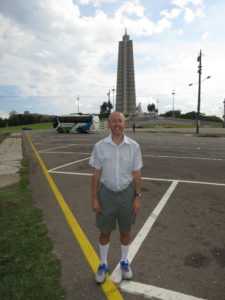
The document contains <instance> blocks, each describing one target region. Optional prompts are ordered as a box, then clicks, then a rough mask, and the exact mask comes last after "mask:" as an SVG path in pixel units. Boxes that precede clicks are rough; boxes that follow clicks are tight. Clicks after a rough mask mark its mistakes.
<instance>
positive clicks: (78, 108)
mask: <svg viewBox="0 0 225 300" xmlns="http://www.w3.org/2000/svg"><path fill="white" fill-rule="evenodd" d="M79 100H80V98H79V95H77V113H78V114H79Z"/></svg>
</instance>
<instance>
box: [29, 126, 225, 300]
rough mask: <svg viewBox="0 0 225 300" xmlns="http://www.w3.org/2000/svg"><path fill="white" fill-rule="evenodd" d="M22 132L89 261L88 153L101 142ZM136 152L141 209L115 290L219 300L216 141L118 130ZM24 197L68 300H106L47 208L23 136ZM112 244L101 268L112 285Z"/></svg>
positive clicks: (224, 228)
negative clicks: (37, 216) (124, 275)
mask: <svg viewBox="0 0 225 300" xmlns="http://www.w3.org/2000/svg"><path fill="white" fill-rule="evenodd" d="M108 134H109V132H108V131H107V130H103V131H101V132H99V133H95V134H83V135H82V134H58V133H56V132H55V131H32V132H29V133H28V135H29V137H30V138H31V141H32V144H33V145H34V147H35V149H36V151H37V152H38V153H39V155H40V157H41V159H42V161H43V163H44V165H45V166H46V168H47V170H48V174H50V175H51V177H52V178H53V180H54V182H55V184H56V186H57V188H58V190H59V191H60V193H61V195H62V197H63V199H64V200H65V202H66V203H67V205H68V207H69V208H70V210H71V212H72V214H73V215H74V217H75V218H76V220H77V221H78V223H79V225H80V227H81V228H82V230H83V232H84V233H85V235H86V237H87V239H88V241H89V242H90V244H91V245H92V247H93V249H94V251H95V252H96V253H97V254H98V253H99V250H98V234H99V233H98V230H97V228H96V227H95V225H94V224H95V216H94V213H93V212H92V210H91V172H92V170H91V167H90V166H89V164H88V161H89V157H90V154H91V151H92V149H93V146H94V144H95V143H96V142H97V141H98V140H100V139H101V138H104V137H105V136H107V135H108ZM126 134H127V135H128V136H129V137H131V138H133V139H135V140H136V141H137V142H138V143H139V144H140V147H141V151H142V155H143V164H144V167H143V169H142V177H143V180H142V186H143V188H142V195H143V197H142V208H141V210H140V212H139V213H138V216H137V220H136V224H135V225H134V227H133V230H132V237H133V238H132V244H131V246H130V251H129V260H130V262H131V267H132V270H133V274H134V276H133V279H132V281H131V282H121V283H120V284H117V285H116V287H117V288H118V291H119V293H120V294H121V297H123V298H124V299H127V300H133V299H138V300H140V299H146V298H149V299H163V300H167V299H172V300H174V299H183V300H184V299H187V300H191V299H193V300H194V299H196V300H197V299H208V300H224V299H225V284H224V282H225V222H224V220H225V196H224V195H225V138H224V137H223V136H218V137H207V136H196V135H193V134H190V133H160V132H158V133H157V132H156V133H152V132H147V131H141V130H140V131H138V130H137V131H136V132H135V133H133V132H131V131H127V132H126ZM24 146H25V153H26V156H27V157H28V159H29V161H30V182H31V187H32V194H33V198H34V200H35V202H36V204H37V206H38V207H39V208H41V210H42V211H43V218H44V222H45V223H46V225H47V227H48V230H49V236H50V237H51V239H52V241H53V244H54V253H55V254H56V255H57V256H58V257H59V258H60V259H61V260H62V271H63V274H62V284H63V285H64V287H65V288H66V290H67V292H68V299H71V300H73V299H107V295H105V294H104V292H103V291H102V289H101V287H99V286H97V285H96V284H95V282H94V273H93V271H92V269H91V268H90V265H89V264H88V263H87V259H86V257H85V253H83V252H84V251H83V250H82V249H81V248H80V246H79V240H78V241H77V240H76V239H75V238H74V235H73V234H72V231H71V228H70V227H69V226H68V223H67V221H66V218H65V215H64V214H63V213H62V210H61V208H60V206H59V205H58V203H57V201H55V196H54V194H53V193H52V191H51V189H50V187H49V182H48V181H47V179H46V177H45V176H44V174H43V172H42V170H41V168H40V164H39V162H38V161H37V159H36V157H35V155H34V151H33V150H32V148H31V147H30V144H29V143H28V139H27V137H26V135H24ZM118 237H119V235H118V232H117V231H115V232H114V233H113V235H112V240H111V244H110V250H109V255H108V262H109V267H110V275H111V277H110V278H111V280H113V281H115V282H116V280H117V276H118V275H117V274H118V265H117V264H118V261H119V259H120V244H119V239H118Z"/></svg>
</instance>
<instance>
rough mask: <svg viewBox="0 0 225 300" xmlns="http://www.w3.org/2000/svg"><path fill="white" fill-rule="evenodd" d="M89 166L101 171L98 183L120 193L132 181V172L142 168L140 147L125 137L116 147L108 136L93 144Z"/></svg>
mask: <svg viewBox="0 0 225 300" xmlns="http://www.w3.org/2000/svg"><path fill="white" fill-rule="evenodd" d="M89 164H90V165H91V166H92V167H93V168H96V169H99V170H101V171H102V173H101V179H100V181H101V182H102V183H103V184H104V185H105V186H107V187H108V188H109V189H111V190H113V191H121V190H123V189H125V188H126V187H127V186H128V185H129V184H130V183H131V182H132V181H133V174H132V171H137V170H140V169H141V168H142V166H143V163H142V157H141V150H140V146H139V144H138V143H137V142H135V141H134V140H132V139H131V138H129V137H127V136H125V135H124V138H123V141H122V143H121V144H119V145H116V144H115V143H114V142H113V140H112V136H111V135H109V136H108V137H106V138H105V139H103V140H101V141H99V142H97V143H96V144H95V146H94V149H93V152H92V155H91V158H90V161H89Z"/></svg>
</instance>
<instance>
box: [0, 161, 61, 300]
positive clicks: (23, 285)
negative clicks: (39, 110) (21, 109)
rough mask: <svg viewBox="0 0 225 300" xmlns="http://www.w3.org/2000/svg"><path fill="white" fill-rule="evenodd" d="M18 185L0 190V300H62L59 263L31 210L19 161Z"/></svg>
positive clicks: (25, 173) (37, 216) (39, 218)
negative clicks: (19, 177) (19, 179)
mask: <svg viewBox="0 0 225 300" xmlns="http://www.w3.org/2000/svg"><path fill="white" fill-rule="evenodd" d="M20 175H21V181H20V183H19V184H18V185H16V186H14V187H10V188H7V189H3V190H0V299H4V300H14V299H16V300H19V299H21V300H24V299H32V300H40V299H42V300H45V299H46V300H47V299H48V300H53V299H54V300H57V299H65V291H64V290H63V288H62V287H61V285H60V278H61V265H60V261H59V260H58V259H57V258H56V257H55V256H54V254H53V253H52V244H51V241H50V239H49V238H48V236H47V234H48V232H47V229H46V226H45V225H44V224H43V223H42V213H41V211H40V210H39V209H38V208H36V207H35V206H34V203H33V201H32V198H31V191H30V188H29V184H28V168H27V163H26V162H25V161H23V163H22V167H21V170H20Z"/></svg>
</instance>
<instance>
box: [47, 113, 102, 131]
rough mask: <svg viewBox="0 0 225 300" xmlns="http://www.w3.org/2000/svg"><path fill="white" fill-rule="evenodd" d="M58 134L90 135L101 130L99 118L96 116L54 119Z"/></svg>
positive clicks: (57, 117)
mask: <svg viewBox="0 0 225 300" xmlns="http://www.w3.org/2000/svg"><path fill="white" fill-rule="evenodd" d="M53 127H54V128H55V129H56V131H58V133H89V132H95V131H98V130H99V117H98V116H95V115H64V116H55V117H54V118H53Z"/></svg>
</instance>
